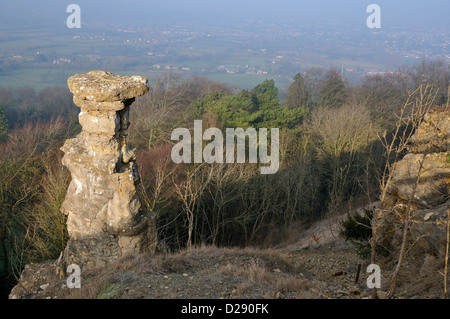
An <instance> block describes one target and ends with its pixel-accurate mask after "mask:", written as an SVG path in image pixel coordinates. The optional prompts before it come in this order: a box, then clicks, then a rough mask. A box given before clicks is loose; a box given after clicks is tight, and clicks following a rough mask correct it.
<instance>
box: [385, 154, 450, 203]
mask: <svg viewBox="0 0 450 319" xmlns="http://www.w3.org/2000/svg"><path fill="white" fill-rule="evenodd" d="M448 154H449V153H448V152H441V153H428V154H414V153H409V154H406V155H405V156H404V157H403V158H402V160H400V161H399V162H397V163H395V166H394V173H393V176H392V180H391V183H390V184H389V187H388V190H387V192H388V196H387V198H386V200H385V207H389V208H392V207H394V206H395V205H396V204H397V203H398V202H403V203H407V202H408V199H409V198H411V200H412V203H413V204H414V205H415V206H419V207H423V208H429V207H434V206H437V205H440V204H442V203H445V202H446V201H447V199H448V192H447V186H448V181H446V178H448V176H449V173H450V172H449V163H448V162H447V156H448ZM421 162H422V165H423V167H422V169H421V171H420V176H419V183H418V185H417V188H416V190H415V192H414V184H415V182H416V180H417V175H418V172H419V167H420V163H421Z"/></svg>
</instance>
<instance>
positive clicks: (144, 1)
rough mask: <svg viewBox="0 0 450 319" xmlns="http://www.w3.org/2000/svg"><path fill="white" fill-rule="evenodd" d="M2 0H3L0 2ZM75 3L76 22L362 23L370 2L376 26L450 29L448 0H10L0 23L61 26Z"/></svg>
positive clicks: (2, 11)
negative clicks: (79, 16) (375, 11)
mask: <svg viewBox="0 0 450 319" xmlns="http://www.w3.org/2000/svg"><path fill="white" fill-rule="evenodd" d="M2 2H5V0H2ZM71 3H75V4H78V5H80V7H81V10H82V11H81V13H82V22H85V23H95V22H107V23H110V24H114V23H118V24H120V23H132V22H136V23H139V24H145V23H149V22H153V23H201V24H217V23H230V22H233V23H239V20H255V21H258V20H263V21H267V22H285V21H286V22H288V21H300V22H306V23H311V24H314V23H324V22H334V23H335V22H337V23H348V24H354V25H355V26H363V25H364V24H365V21H366V18H367V16H368V15H369V13H366V8H367V6H368V5H369V4H371V3H375V4H378V5H379V6H380V7H381V14H382V15H381V18H382V27H390V26H405V27H408V26H414V27H415V28H429V27H431V26H440V27H442V26H447V27H449V28H450V22H449V20H450V19H449V18H448V12H450V0H428V1H423V0H369V1H366V0H316V1H302V0H158V1H155V0H127V1H123V0H39V1H35V0H15V1H8V2H7V3H3V4H2V5H1V8H2V10H1V11H0V25H1V26H2V27H4V26H7V27H14V26H16V25H17V26H24V25H29V24H33V23H34V24H41V25H43V24H46V25H53V24H63V23H65V19H66V18H67V16H68V15H69V14H68V13H66V11H65V9H66V7H67V6H68V5H69V4H71Z"/></svg>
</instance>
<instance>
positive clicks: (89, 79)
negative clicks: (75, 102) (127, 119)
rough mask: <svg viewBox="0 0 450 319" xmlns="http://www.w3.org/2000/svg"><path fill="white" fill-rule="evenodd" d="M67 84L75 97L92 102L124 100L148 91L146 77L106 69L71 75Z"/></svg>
mask: <svg viewBox="0 0 450 319" xmlns="http://www.w3.org/2000/svg"><path fill="white" fill-rule="evenodd" d="M67 85H68V86H69V89H70V92H72V93H73V94H74V95H76V96H77V98H79V99H82V100H88V101H94V102H114V101H124V100H128V99H132V98H135V97H138V96H141V95H143V94H145V93H147V92H148V86H147V79H146V78H144V77H142V76H132V77H126V76H121V75H115V74H112V73H110V72H107V71H90V72H88V73H85V74H76V75H73V76H71V77H70V78H69V79H68V80H67Z"/></svg>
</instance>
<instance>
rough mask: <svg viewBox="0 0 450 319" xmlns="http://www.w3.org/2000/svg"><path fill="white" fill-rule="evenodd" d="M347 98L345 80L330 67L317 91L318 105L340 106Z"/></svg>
mask: <svg viewBox="0 0 450 319" xmlns="http://www.w3.org/2000/svg"><path fill="white" fill-rule="evenodd" d="M346 98H347V88H346V86H345V81H344V79H343V78H342V76H341V74H340V73H339V71H337V70H336V69H330V70H328V72H327V73H326V74H325V76H324V78H323V81H322V86H321V89H320V92H319V100H318V106H319V107H340V106H342V104H344V102H345V100H346Z"/></svg>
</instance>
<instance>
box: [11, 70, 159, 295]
mask: <svg viewBox="0 0 450 319" xmlns="http://www.w3.org/2000/svg"><path fill="white" fill-rule="evenodd" d="M68 86H69V89H70V91H71V92H72V93H73V94H74V97H73V100H74V102H75V104H76V105H77V106H78V107H80V109H81V110H80V113H79V122H80V124H81V126H82V131H81V133H80V134H78V135H77V136H76V137H75V138H73V139H69V140H67V141H66V143H65V144H64V146H63V147H62V148H61V149H62V151H63V152H64V157H63V160H62V161H63V164H64V165H65V166H66V167H67V168H68V169H69V170H70V173H71V176H72V180H71V182H70V185H69V187H68V190H67V195H66V198H65V200H64V202H63V204H62V207H61V211H62V212H63V213H64V214H67V230H68V233H69V236H70V238H69V240H68V242H67V245H66V248H65V250H64V251H63V252H62V253H61V255H60V257H59V258H58V259H57V260H49V261H46V262H43V263H39V264H35V263H33V264H28V265H26V267H25V269H24V270H23V272H22V274H21V276H20V279H19V282H18V284H17V285H16V286H15V287H14V288H13V289H12V291H11V294H10V296H9V298H11V299H16V298H34V297H36V296H39V293H40V292H42V291H43V289H45V287H47V286H48V285H49V284H58V283H59V284H60V283H61V282H65V278H66V277H67V276H68V274H67V273H66V269H67V266H68V265H70V264H76V265H78V266H79V267H80V268H81V269H82V270H84V269H85V268H86V267H96V266H103V265H105V264H106V263H108V262H110V261H112V260H114V259H116V258H119V257H121V256H123V255H124V254H127V253H132V252H142V251H154V250H155V249H156V244H157V236H156V229H155V224H154V215H153V214H152V213H150V212H143V211H140V203H139V198H138V196H137V193H136V185H137V183H138V182H139V172H138V169H137V166H136V163H135V159H136V158H135V151H134V150H133V149H130V148H129V146H128V145H127V135H128V127H129V125H130V106H131V104H132V103H133V101H134V99H135V97H137V96H140V95H143V94H145V93H146V92H147V91H148V87H147V79H146V78H143V77H140V76H132V77H124V76H119V75H114V74H111V73H109V72H105V71H91V72H88V73H86V74H81V75H80V74H77V75H74V76H72V77H70V78H69V79H68ZM63 287H64V285H63Z"/></svg>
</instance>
